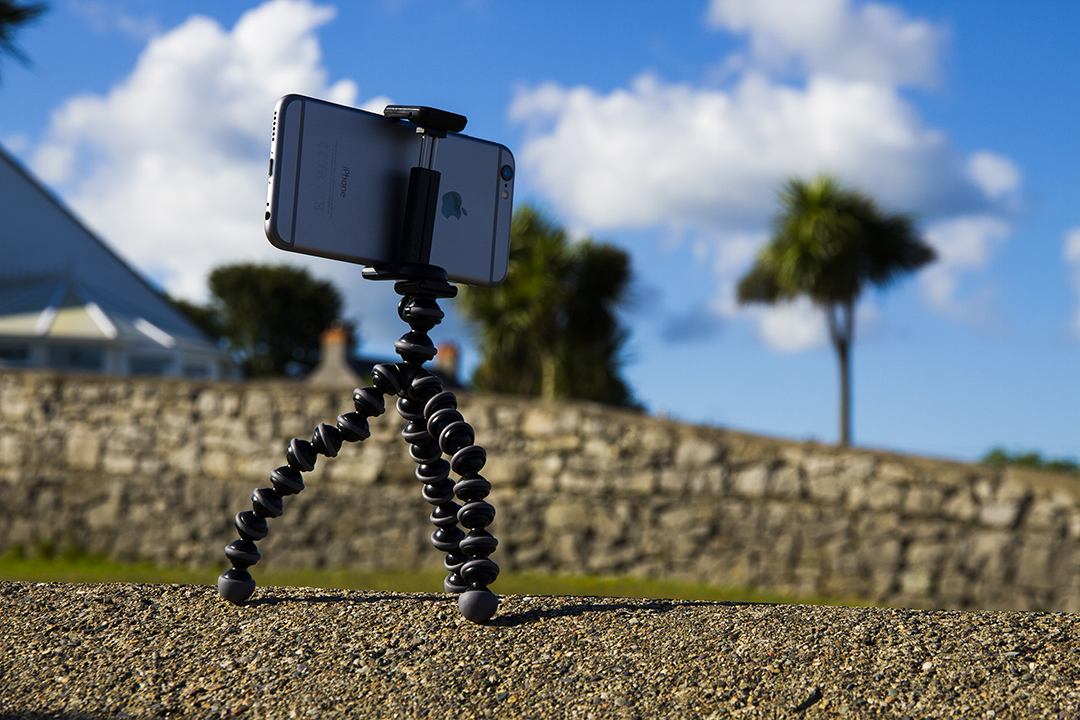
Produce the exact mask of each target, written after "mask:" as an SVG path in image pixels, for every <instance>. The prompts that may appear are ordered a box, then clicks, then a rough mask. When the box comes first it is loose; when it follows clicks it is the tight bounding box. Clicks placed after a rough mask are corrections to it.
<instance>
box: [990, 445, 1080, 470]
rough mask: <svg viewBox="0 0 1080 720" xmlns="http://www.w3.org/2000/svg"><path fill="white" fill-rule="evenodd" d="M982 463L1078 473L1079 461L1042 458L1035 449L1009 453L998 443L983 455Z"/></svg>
mask: <svg viewBox="0 0 1080 720" xmlns="http://www.w3.org/2000/svg"><path fill="white" fill-rule="evenodd" d="M982 463H983V464H984V465H990V466H991V467H1006V466H1014V467H1025V468H1032V469H1034V470H1049V471H1051V472H1059V473H1071V474H1073V475H1080V463H1077V462H1076V461H1075V460H1070V459H1068V458H1050V459H1046V460H1044V459H1043V456H1042V454H1041V453H1039V452H1036V451H1032V450H1029V451H1018V452H1014V453H1009V451H1007V450H1006V449H1005V448H1003V447H1001V446H1000V445H999V446H997V447H994V448H991V449H990V451H989V452H987V453H986V454H985V455H983V458H982Z"/></svg>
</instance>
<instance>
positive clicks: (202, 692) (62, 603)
mask: <svg viewBox="0 0 1080 720" xmlns="http://www.w3.org/2000/svg"><path fill="white" fill-rule="evenodd" d="M1077 617H1080V616H1075V615H1065V614H1050V613H996V612H927V611H916V610H894V609H880V608H842V607H817V606H808V605H764V604H737V603H722V602H720V603H718V602H693V601H682V600H636V599H635V600H625V599H617V598H591V597H526V596H514V595H511V596H506V597H504V598H503V603H502V606H501V608H500V611H499V614H498V615H496V616H495V618H494V619H493V620H492V621H491V623H489V624H488V625H486V626H479V625H473V624H471V623H469V622H467V621H465V620H463V619H462V618H461V617H460V616H459V615H458V613H457V610H456V605H455V603H454V599H453V598H451V597H448V596H445V595H434V594H433V595H417V594H404V593H387V592H361V591H345V590H325V589H311V588H277V587H271V588H260V589H259V590H257V591H256V594H255V596H254V600H253V602H252V603H251V604H249V605H248V606H246V607H242V608H237V607H233V606H231V605H228V604H227V603H225V602H224V601H222V600H220V599H219V598H218V596H217V593H216V590H215V589H214V588H213V587H209V586H195V585H129V584H94V585H79V584H59V583H11V582H6V583H0V717H3V718H23V717H58V718H67V719H73V718H128V717H131V718H152V717H199V718H208V717H233V716H243V717H245V718H262V717H266V718H309V717H315V718H335V717H361V718H375V717H405V718H412V717H418V718H419V717H430V718H438V719H439V720H443V719H448V718H459V717H460V718H473V717H505V718H531V717H537V718H549V717H575V718H577V717H580V718H624V717H625V718H631V717H639V718H650V719H651V718H698V717H701V718H709V717H716V718H721V717H747V718H756V717H769V718H773V717H777V718H779V717H785V718H786V717H807V718H812V717H840V716H843V717H848V718H855V717H860V718H861V717H890V718H893V717H904V716H905V715H906V716H910V717H913V718H914V717H950V718H951V717H957V718H959V717H963V718H1004V717H1010V718H1011V717H1055V718H1056V717H1062V718H1064V717H1069V718H1074V717H1077V715H1078V711H1077V707H1078V701H1077V695H1078V691H1080V671H1078V670H1077V661H1078V660H1080V627H1078V624H1077Z"/></svg>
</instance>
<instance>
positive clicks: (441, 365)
mask: <svg viewBox="0 0 1080 720" xmlns="http://www.w3.org/2000/svg"><path fill="white" fill-rule="evenodd" d="M458 353H459V350H458V346H457V344H456V343H452V342H446V343H442V344H440V345H439V347H438V349H437V352H436V355H435V372H436V373H438V374H439V376H440V377H441V378H442V380H443V383H444V384H446V385H447V386H449V387H461V383H460V382H458Z"/></svg>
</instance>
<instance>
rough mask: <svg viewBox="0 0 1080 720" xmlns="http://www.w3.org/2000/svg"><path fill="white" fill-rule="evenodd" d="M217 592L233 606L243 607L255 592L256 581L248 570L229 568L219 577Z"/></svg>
mask: <svg viewBox="0 0 1080 720" xmlns="http://www.w3.org/2000/svg"><path fill="white" fill-rule="evenodd" d="M217 591H218V595H220V596H221V597H222V598H224V599H225V600H228V601H229V602H231V603H232V604H233V605H243V604H244V603H245V602H247V599H248V598H249V597H251V593H253V592H255V580H254V579H253V578H252V577H251V573H249V572H248V571H247V570H238V569H237V568H229V569H228V570H226V571H225V572H224V573H222V574H221V575H220V576H219V577H218V579H217Z"/></svg>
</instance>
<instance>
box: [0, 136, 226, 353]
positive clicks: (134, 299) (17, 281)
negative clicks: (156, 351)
mask: <svg viewBox="0 0 1080 720" xmlns="http://www.w3.org/2000/svg"><path fill="white" fill-rule="evenodd" d="M5 337H6V338H9V339H10V338H44V339H57V340H59V339H64V340H72V339H81V340H84V341H96V342H103V343H109V344H120V345H133V346H138V345H151V346H152V345H155V344H156V345H157V346H159V347H166V348H174V347H175V348H182V349H186V350H189V351H194V352H198V353H199V354H211V355H215V356H220V357H221V358H222V360H224V359H225V356H224V353H222V352H221V350H220V349H219V348H218V347H217V345H216V344H215V343H214V342H213V340H211V339H210V338H209V337H207V336H206V334H205V333H203V332H202V330H200V329H199V328H198V327H197V326H196V325H195V324H194V323H192V322H191V321H190V320H188V318H187V317H186V316H185V315H184V314H183V313H181V312H180V311H179V310H177V309H176V308H175V307H174V306H173V305H172V303H171V302H169V300H168V299H167V298H166V297H164V295H163V294H162V293H161V292H159V291H158V290H156V289H155V288H154V287H152V286H151V285H150V284H149V283H148V282H147V281H146V280H145V279H144V278H143V277H142V275H140V274H139V273H138V272H137V271H136V270H134V269H133V268H132V267H131V266H130V265H128V264H127V263H126V262H125V261H124V260H123V259H121V258H120V256H119V255H117V254H116V253H115V252H114V251H113V250H112V249H111V248H109V247H108V245H106V244H105V242H104V241H102V240H101V239H100V238H99V237H98V236H97V235H96V234H94V233H93V232H92V231H91V230H90V229H88V228H87V227H86V226H85V225H84V224H83V223H82V221H80V220H79V219H78V218H77V217H76V216H75V214H74V213H72V212H71V210H69V209H68V208H67V206H65V205H64V203H63V202H61V201H60V200H59V198H57V197H56V196H55V195H54V194H53V193H52V192H50V191H49V190H48V189H47V188H45V186H43V185H42V184H41V183H40V182H39V181H38V180H37V179H36V178H34V176H33V175H31V174H30V172H29V171H28V170H26V168H24V167H23V166H22V165H21V164H20V163H19V162H18V161H17V160H16V159H15V158H13V157H12V156H11V155H10V154H9V153H7V152H6V151H5V150H4V149H3V147H0V339H3V338H5Z"/></svg>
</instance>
